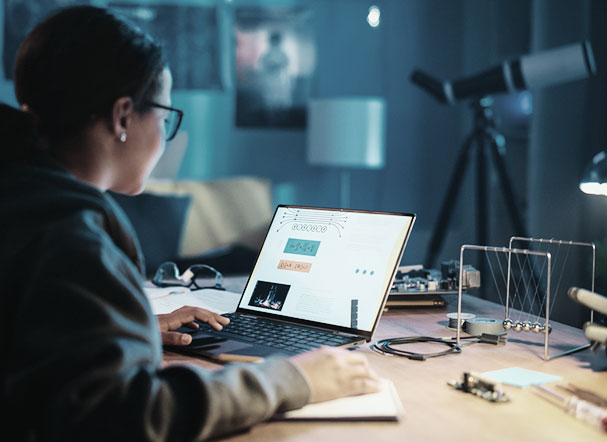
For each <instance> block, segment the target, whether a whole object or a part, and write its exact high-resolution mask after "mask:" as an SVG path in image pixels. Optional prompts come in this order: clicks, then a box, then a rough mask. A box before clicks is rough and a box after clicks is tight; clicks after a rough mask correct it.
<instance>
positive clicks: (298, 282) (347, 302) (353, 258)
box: [175, 205, 415, 361]
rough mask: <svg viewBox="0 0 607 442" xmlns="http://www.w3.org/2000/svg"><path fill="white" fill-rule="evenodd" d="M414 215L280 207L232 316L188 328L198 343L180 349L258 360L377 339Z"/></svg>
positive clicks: (202, 353)
mask: <svg viewBox="0 0 607 442" xmlns="http://www.w3.org/2000/svg"><path fill="white" fill-rule="evenodd" d="M414 222H415V215H414V214H408V213H393V212H374V211H363V210H347V209H329V208H319V207H302V206H286V205H280V206H278V207H277V208H276V211H275V213H274V217H273V219H272V221H271V223H270V227H269V229H268V232H267V234H266V238H265V240H264V243H263V245H262V247H261V249H260V252H259V255H258V257H257V261H256V263H255V266H254V268H253V271H252V273H251V275H250V276H249V279H248V281H247V284H246V286H245V289H244V291H243V293H242V296H241V298H240V302H239V303H238V307H237V309H236V311H235V312H234V313H231V314H228V315H226V316H228V317H229V318H230V320H231V323H230V324H229V325H227V326H225V327H224V329H223V330H222V331H216V330H213V329H212V328H211V327H209V326H207V325H206V324H201V327H200V329H198V330H195V331H192V330H189V329H185V328H184V329H180V331H183V332H188V333H190V334H191V335H192V343H191V344H190V345H189V346H186V347H178V348H175V349H176V350H178V351H184V352H186V353H189V354H194V355H198V356H204V357H210V358H213V359H219V360H223V361H258V360H261V359H263V358H264V357H266V356H269V355H274V354H282V355H288V356H291V355H294V354H297V353H301V352H304V351H307V350H310V349H312V348H315V347H319V346H321V345H330V346H338V347H351V346H355V345H359V344H362V343H365V342H369V341H370V340H371V339H372V336H373V333H374V331H375V328H376V327H377V324H378V322H379V318H380V316H381V313H382V311H383V308H384V305H385V303H386V299H387V296H388V293H389V291H390V288H391V287H392V282H393V279H394V276H395V274H396V270H397V267H398V265H399V263H400V260H401V257H402V254H403V252H404V249H405V245H406V243H407V240H408V238H409V235H410V234H411V229H412V227H413V224H414Z"/></svg>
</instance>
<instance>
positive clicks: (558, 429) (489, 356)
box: [166, 296, 607, 442]
mask: <svg viewBox="0 0 607 442" xmlns="http://www.w3.org/2000/svg"><path fill="white" fill-rule="evenodd" d="M456 303H457V296H455V297H450V298H449V299H448V304H449V307H447V308H446V309H408V310H390V311H388V312H386V313H384V315H383V316H382V319H381V322H380V324H379V326H378V329H377V332H376V335H375V339H382V338H388V337H400V336H414V335H426V336H434V337H438V336H452V335H453V336H454V335H455V333H454V332H452V331H450V330H448V329H447V328H446V327H445V325H446V321H447V319H446V317H445V314H446V313H447V312H448V311H456V310H457V307H456V305H457V304H456ZM462 311H466V312H470V313H475V314H476V315H477V316H479V317H495V318H498V317H500V315H503V309H502V308H501V307H500V306H497V305H496V304H492V303H489V302H486V301H483V300H479V299H475V298H472V297H470V296H465V297H464V300H463V307H462ZM530 335H531V333H515V332H510V333H509V335H508V343H507V345H505V346H499V347H497V346H493V345H488V344H473V345H470V346H468V347H464V349H463V352H462V353H461V354H453V355H447V356H441V357H437V358H431V359H428V360H426V361H411V360H409V359H406V358H401V357H395V356H383V355H380V354H376V353H374V352H373V351H371V350H370V349H369V346H368V345H365V346H363V347H362V348H360V349H359V350H356V351H360V352H362V353H364V354H365V355H366V356H367V357H368V359H369V362H370V363H371V365H372V367H373V368H374V369H375V370H376V372H377V373H378V374H379V375H380V376H382V377H386V378H390V379H392V380H393V381H394V384H395V386H396V389H397V391H398V393H399V395H400V398H401V400H402V402H403V405H404V407H405V410H406V415H405V417H404V419H403V420H402V421H401V422H399V423H369V422H360V423H351V422H348V423H294V422H293V423H279V422H270V423H263V424H259V425H257V426H255V427H254V428H252V429H251V430H250V431H248V432H246V433H241V434H238V435H235V436H232V437H229V438H227V439H225V440H229V441H234V442H236V441H314V442H322V441H373V442H380V441H440V442H448V441H465V442H471V441H480V440H482V441H499V442H503V441H504V440H508V441H511V440H516V441H519V440H525V441H533V442H538V441H602V442H605V441H606V440H607V437H606V436H605V434H602V433H600V432H599V431H597V430H595V429H594V428H592V427H589V426H587V425H586V424H584V423H582V422H580V421H578V420H576V419H575V418H573V417H572V416H569V415H567V414H566V413H565V412H564V411H563V410H561V409H559V408H557V407H556V406H554V405H551V404H550V403H548V402H546V401H545V400H543V399H541V398H539V397H537V396H536V395H535V394H534V393H533V392H532V391H531V390H532V389H530V388H527V389H520V388H517V387H510V386H504V389H505V391H506V393H507V394H508V395H509V396H510V398H511V402H508V403H500V404H494V403H490V402H487V401H485V400H483V399H480V398H477V397H474V396H472V395H470V394H464V393H462V392H459V391H456V390H454V389H453V388H451V387H449V386H448V385H447V381H448V380H450V379H458V380H459V379H461V375H462V373H463V372H464V371H477V372H485V371H489V370H496V369H501V368H508V367H521V368H526V369H530V370H536V371H541V372H544V373H548V374H552V375H557V376H561V377H562V381H560V382H557V383H555V384H558V383H562V384H563V385H565V384H566V383H573V384H575V385H576V386H578V387H582V388H587V389H591V390H593V391H596V392H599V393H600V394H602V395H604V396H607V357H606V355H605V351H604V349H601V351H600V352H599V353H598V354H594V353H592V352H591V351H590V350H585V351H583V352H580V353H577V354H573V355H570V356H565V357H561V358H557V359H554V360H551V361H544V360H543V354H544V353H543V341H542V340H541V339H538V338H540V337H538V335H535V338H536V341H537V342H536V343H531V344H530V343H528V342H527V339H528V338H529V337H530ZM551 341H552V343H553V344H554V345H555V346H561V347H562V346H563V345H568V346H570V347H572V346H575V345H582V344H584V343H586V342H587V341H586V339H585V337H584V336H583V334H582V332H581V331H580V330H577V329H575V328H572V327H568V326H566V325H563V324H558V323H554V324H553V332H552V335H551ZM421 345H422V344H420V345H418V346H415V347H414V346H413V345H409V346H408V348H407V349H408V350H409V349H410V350H412V351H419V352H432V351H439V350H442V349H443V347H442V346H441V347H436V346H434V345H432V346H431V347H428V346H426V347H422V346H421ZM552 352H553V353H556V352H558V351H557V350H552ZM166 359H167V361H181V362H183V361H188V362H192V363H195V364H198V365H201V366H203V367H206V368H209V369H216V368H218V367H217V366H216V365H214V364H212V363H210V362H208V361H204V360H200V359H194V358H188V357H184V356H181V355H177V354H175V353H168V352H167V353H166ZM169 363H170V362H169ZM555 384H548V385H549V386H551V387H554V385H555Z"/></svg>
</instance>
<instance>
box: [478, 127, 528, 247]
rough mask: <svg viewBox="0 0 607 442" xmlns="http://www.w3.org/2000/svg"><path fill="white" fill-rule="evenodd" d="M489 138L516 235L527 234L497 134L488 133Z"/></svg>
mask: <svg viewBox="0 0 607 442" xmlns="http://www.w3.org/2000/svg"><path fill="white" fill-rule="evenodd" d="M487 138H488V140H489V144H490V146H491V149H490V150H491V154H492V157H493V162H494V164H495V166H496V170H497V174H498V176H499V180H500V184H501V185H502V192H503V194H504V200H505V201H506V205H507V206H508V212H509V214H510V220H511V222H512V226H513V227H514V231H515V234H516V235H520V236H524V237H526V236H527V233H526V229H525V226H524V224H523V218H522V216H521V213H520V210H519V207H518V205H517V204H516V198H515V197H514V188H513V187H512V181H511V179H510V177H509V176H508V171H507V170H506V163H505V162H504V158H503V156H502V154H501V153H500V151H499V146H498V141H497V139H498V138H497V134H495V133H488V134H487Z"/></svg>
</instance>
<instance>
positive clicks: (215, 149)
mask: <svg viewBox="0 0 607 442" xmlns="http://www.w3.org/2000/svg"><path fill="white" fill-rule="evenodd" d="M140 3H145V2H144V1H141V2H140ZM186 3H187V4H201V5H217V4H220V5H222V8H223V9H222V11H224V12H225V14H223V19H222V20H220V30H222V31H221V32H222V34H221V35H220V37H221V39H222V51H223V54H224V57H223V60H224V61H226V60H228V62H227V63H224V65H225V66H227V67H229V65H230V63H229V60H230V58H231V57H232V51H233V47H232V46H231V45H232V43H233V39H232V34H231V32H232V24H233V23H232V22H231V21H230V18H229V17H230V11H231V10H233V8H236V7H238V6H242V5H263V6H267V7H271V6H275V5H279V6H293V5H303V6H305V7H307V8H309V9H310V10H311V12H312V26H313V31H314V34H315V40H316V47H317V67H316V72H315V74H314V78H313V81H312V85H311V95H312V96H313V97H335V96H340V95H379V96H382V97H384V98H385V99H386V101H387V109H388V113H387V138H386V141H387V155H386V159H387V164H386V167H385V168H384V169H382V170H378V171H369V170H355V171H353V172H352V182H351V201H352V203H351V205H352V207H356V208H366V209H378V210H393V211H407V212H416V213H417V214H418V222H417V224H416V226H415V228H414V231H413V235H412V237H411V240H410V243H409V246H408V247H407V250H406V253H405V257H404V262H405V263H420V262H423V261H424V257H425V255H426V252H427V247H428V242H429V239H430V237H431V234H432V229H433V227H434V226H435V224H436V222H437V217H438V213H439V207H440V205H441V202H442V201H443V197H444V195H445V193H446V191H447V190H448V189H447V187H448V183H449V178H450V176H451V174H452V173H453V166H454V163H455V161H456V158H457V156H458V151H459V146H460V145H461V143H462V141H463V140H464V137H465V136H466V134H468V133H469V132H470V131H471V130H472V127H473V118H472V116H473V115H472V112H471V111H470V109H469V107H468V103H466V102H462V103H458V104H456V105H454V106H445V105H442V104H439V103H438V102H437V101H436V100H434V99H433V98H432V97H430V96H429V95H428V94H426V93H425V92H424V91H422V90H420V89H419V88H418V87H416V86H414V85H413V84H412V83H411V82H410V81H409V79H408V78H409V75H410V73H411V71H412V70H413V69H414V68H422V69H424V70H427V71H428V72H430V73H432V74H434V75H436V76H437V77H439V78H442V79H454V78H458V77H462V76H467V75H470V74H473V73H476V72H479V71H481V70H483V69H485V68H488V67H491V66H494V65H497V64H499V63H501V62H502V61H503V60H505V59H509V58H511V57H516V56H520V55H523V54H526V53H529V52H533V51H539V50H542V49H546V48H550V47H554V46H558V45H562V44H566V43H570V42H575V41H580V40H582V39H585V38H587V39H590V40H591V42H592V44H593V47H594V50H595V55H596V60H597V66H598V69H599V75H598V76H597V77H595V78H592V79H590V80H588V81H584V82H578V83H573V84H566V85H561V86H557V87H554V88H550V89H547V90H542V91H537V92H534V93H533V95H532V96H531V99H532V103H533V114H532V115H531V116H528V115H527V116H526V115H523V114H521V113H520V112H519V113H518V114H516V113H514V114H513V113H512V112H509V111H508V109H509V108H508V106H510V105H511V104H512V103H514V102H516V100H517V99H518V98H517V97H514V98H512V99H510V98H505V97H497V96H496V97H495V98H496V100H498V103H497V104H496V108H495V112H496V119H497V123H498V129H499V130H500V132H501V133H502V134H503V135H504V136H505V140H506V151H505V161H506V164H507V168H508V173H509V175H510V177H511V178H512V182H513V187H514V190H515V194H516V201H517V204H518V206H519V208H520V211H521V215H522V217H523V219H524V221H525V225H526V227H527V229H528V231H527V233H528V234H529V235H531V236H534V237H554V238H561V239H566V240H569V239H571V240H583V241H595V242H599V241H602V240H603V239H604V238H605V237H606V234H607V229H606V228H605V227H604V225H605V219H607V218H606V217H607V205H606V204H607V203H606V202H605V201H604V200H603V199H601V198H599V197H590V196H586V195H583V194H582V193H581V192H580V191H579V190H578V189H577V182H578V180H579V178H580V176H581V174H582V170H583V168H584V166H585V164H586V163H587V162H588V161H589V160H590V159H591V158H592V156H593V155H594V154H595V153H596V152H598V151H599V150H602V149H605V148H607V133H606V132H607V129H606V127H607V124H606V122H607V97H606V88H607V86H606V85H607V78H606V71H607V66H606V63H605V61H606V59H607V54H606V42H607V36H606V35H605V34H606V31H605V23H607V13H606V9H607V6H606V5H607V3H606V2H604V1H602V0H594V1H591V0H583V1H576V0H535V1H532V0H516V1H512V0H510V1H506V0H504V1H498V0H459V1H446V0H377V1H374V2H370V1H366V0H308V1H304V0H275V1H271V0H268V1H254V0H234V1H232V2H215V1H203V0H201V1H199V2H192V1H188V2H184V4H186ZM371 4H376V5H378V6H379V7H380V8H381V11H382V16H381V18H382V22H381V25H380V26H379V27H378V28H376V29H372V28H370V27H369V26H368V24H367V23H366V20H365V19H366V15H367V11H368V8H369V6H370V5H371ZM0 17H2V16H0ZM2 18H3V17H2ZM225 66H224V67H225ZM228 77H229V75H228ZM0 98H1V99H2V101H8V102H12V103H14V98H13V95H12V85H11V83H9V82H6V81H0ZM173 99H174V103H175V105H176V106H177V107H181V108H183V109H184V110H185V112H186V116H185V118H184V125H183V128H184V131H187V132H188V135H189V145H188V150H187V152H186V156H185V161H184V163H183V165H182V167H181V171H180V175H181V177H182V178H194V179H216V178H225V177H230V176H236V175H256V176H261V177H265V178H269V179H270V180H271V181H272V182H273V184H274V188H275V197H276V198H275V200H276V201H275V202H276V203H295V204H307V205H322V206H336V205H338V204H339V185H340V181H339V170H337V169H335V168H325V167H319V166H311V165H308V164H307V162H306V132H305V130H297V129H291V130H284V129H242V128H237V127H236V126H235V124H234V113H235V90H234V85H233V84H230V82H227V85H226V88H225V90H223V91H221V90H220V91H217V90H214V91H206V90H177V91H175V92H174V97H173ZM508 100H510V101H508ZM513 100H514V101H513ZM475 170H476V164H475V163H474V161H470V162H469V164H468V170H467V171H466V173H465V174H464V178H463V182H462V187H461V189H460V194H459V198H458V199H457V201H455V200H454V201H451V202H450V211H451V212H452V213H453V217H452V219H451V223H450V224H449V226H448V229H447V231H446V233H447V234H446V237H445V240H444V243H443V244H442V247H441V249H440V253H439V255H438V260H437V262H440V261H441V260H446V259H455V258H457V257H458V256H459V249H460V246H461V245H462V244H464V243H475V241H476V228H475V226H476V220H477V216H476V211H475V193H476V191H477V186H476V183H475V177H474V174H475ZM487 175H488V182H487V188H486V190H487V194H488V198H489V215H488V218H487V219H486V220H485V221H486V226H487V228H488V232H489V236H488V243H489V244H491V245H498V246H505V245H507V242H508V238H509V237H510V236H511V235H512V234H514V233H515V232H514V230H513V228H512V225H511V222H510V219H509V212H508V210H507V208H506V206H505V204H504V201H503V198H502V188H501V186H500V184H499V181H498V179H497V176H496V173H495V170H494V168H493V167H492V166H491V165H490V164H489V166H488V169H487ZM600 250H601V248H600V247H599V254H600ZM570 259H571V261H570V262H569V263H568V264H567V266H566V267H565V270H564V274H566V275H567V276H566V277H565V278H564V279H562V282H561V289H562V288H563V287H568V285H573V284H578V282H577V281H580V280H582V281H587V280H588V277H587V269H588V264H587V262H586V261H585V259H586V258H584V257H581V258H580V257H577V258H570ZM605 261H607V259H606V260H605ZM599 270H600V271H599V278H598V280H600V281H602V280H605V279H607V278H605V277H604V276H602V272H603V271H602V268H601V269H599ZM601 278H602V279H601ZM585 284H586V285H588V284H587V283H585ZM599 289H601V287H599ZM602 290H604V291H607V286H605V285H603V288H602ZM555 314H557V315H558V318H559V319H562V320H566V321H569V322H572V323H578V324H579V323H581V322H582V321H583V316H584V315H585V312H582V311H581V310H578V309H575V308H574V307H571V306H568V305H565V306H564V307H562V308H559V309H557V311H556V312H555Z"/></svg>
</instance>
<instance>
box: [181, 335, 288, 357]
mask: <svg viewBox="0 0 607 442" xmlns="http://www.w3.org/2000/svg"><path fill="white" fill-rule="evenodd" d="M188 348H190V349H192V350H194V351H197V352H200V353H202V354H207V355H213V356H219V355H229V354H231V355H242V356H253V357H258V358H263V357H266V356H270V355H272V354H274V355H275V354H281V353H282V354H285V355H287V354H288V353H287V352H281V351H280V350H277V349H274V348H271V347H266V346H265V345H257V344H250V343H247V342H241V341H235V340H232V339H226V338H220V337H217V336H212V335H203V334H196V337H195V338H194V340H193V341H192V343H191V344H190V345H188Z"/></svg>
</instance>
